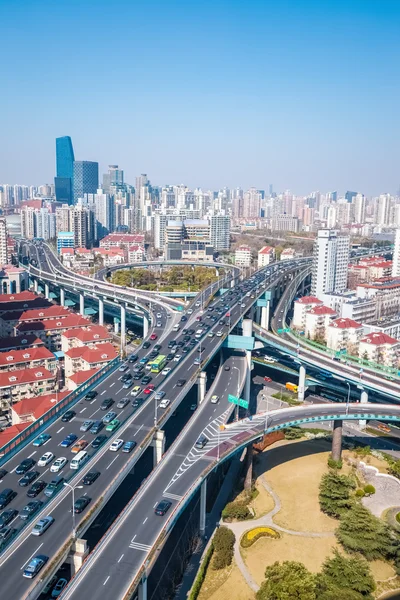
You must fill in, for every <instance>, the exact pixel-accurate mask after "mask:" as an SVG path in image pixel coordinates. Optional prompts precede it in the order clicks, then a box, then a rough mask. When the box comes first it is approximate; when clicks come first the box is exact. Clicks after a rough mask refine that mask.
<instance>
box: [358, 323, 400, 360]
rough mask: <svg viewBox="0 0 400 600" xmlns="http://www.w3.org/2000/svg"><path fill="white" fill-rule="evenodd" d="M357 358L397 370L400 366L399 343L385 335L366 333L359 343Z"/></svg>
mask: <svg viewBox="0 0 400 600" xmlns="http://www.w3.org/2000/svg"><path fill="white" fill-rule="evenodd" d="M359 357H360V358H363V359H366V360H369V361H371V362H375V363H378V364H382V365H385V366H386V367H393V368H398V367H399V366H400V341H399V340H396V339H395V338H392V337H390V336H389V335H387V334H386V333H381V332H374V333H368V334H367V335H366V336H365V337H363V338H362V339H361V341H360V346H359Z"/></svg>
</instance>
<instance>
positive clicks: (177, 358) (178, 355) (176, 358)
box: [174, 354, 182, 362]
mask: <svg viewBox="0 0 400 600" xmlns="http://www.w3.org/2000/svg"><path fill="white" fill-rule="evenodd" d="M181 358H182V354H175V356H174V362H179V361H180V360H181Z"/></svg>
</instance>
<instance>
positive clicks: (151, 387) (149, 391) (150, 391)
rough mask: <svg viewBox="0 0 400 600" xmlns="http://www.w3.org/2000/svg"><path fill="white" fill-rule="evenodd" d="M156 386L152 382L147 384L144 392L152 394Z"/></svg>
mask: <svg viewBox="0 0 400 600" xmlns="http://www.w3.org/2000/svg"><path fill="white" fill-rule="evenodd" d="M154 388H155V386H154V385H153V384H152V383H151V384H150V385H148V386H147V388H145V389H144V390H143V394H151V393H152V392H154Z"/></svg>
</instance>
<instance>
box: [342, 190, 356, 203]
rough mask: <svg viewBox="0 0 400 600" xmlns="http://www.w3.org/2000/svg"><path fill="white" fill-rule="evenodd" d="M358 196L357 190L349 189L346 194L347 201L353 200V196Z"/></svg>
mask: <svg viewBox="0 0 400 600" xmlns="http://www.w3.org/2000/svg"><path fill="white" fill-rule="evenodd" d="M356 196H357V192H350V191H347V192H346V193H345V195H344V197H345V198H346V200H347V202H352V201H353V198H355V197H356Z"/></svg>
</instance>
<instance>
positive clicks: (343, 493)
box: [319, 471, 355, 517]
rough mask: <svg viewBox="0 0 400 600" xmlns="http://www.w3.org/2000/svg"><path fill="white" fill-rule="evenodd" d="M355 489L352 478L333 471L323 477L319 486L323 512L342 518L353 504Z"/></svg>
mask: <svg viewBox="0 0 400 600" xmlns="http://www.w3.org/2000/svg"><path fill="white" fill-rule="evenodd" d="M354 488H355V483H354V481H353V479H352V478H350V477H348V476H347V475H339V474H338V473H337V472H335V471H331V472H329V473H326V474H325V475H323V476H322V479H321V483H320V486H319V504H320V507H321V510H322V511H323V512H324V513H326V514H327V515H330V516H331V517H340V515H342V514H343V513H344V512H345V511H347V510H348V509H349V508H350V507H351V506H352V504H353V499H352V498H351V492H352V490H353V489H354Z"/></svg>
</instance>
